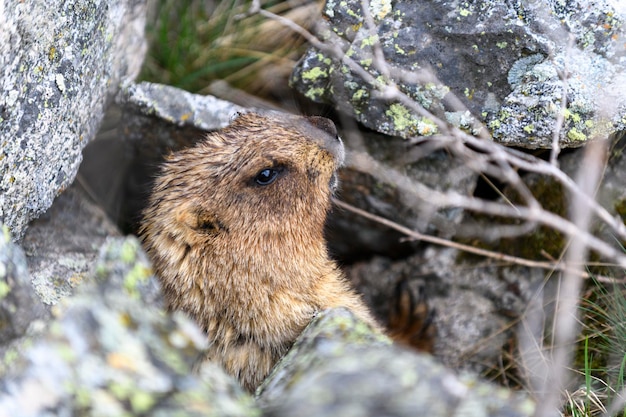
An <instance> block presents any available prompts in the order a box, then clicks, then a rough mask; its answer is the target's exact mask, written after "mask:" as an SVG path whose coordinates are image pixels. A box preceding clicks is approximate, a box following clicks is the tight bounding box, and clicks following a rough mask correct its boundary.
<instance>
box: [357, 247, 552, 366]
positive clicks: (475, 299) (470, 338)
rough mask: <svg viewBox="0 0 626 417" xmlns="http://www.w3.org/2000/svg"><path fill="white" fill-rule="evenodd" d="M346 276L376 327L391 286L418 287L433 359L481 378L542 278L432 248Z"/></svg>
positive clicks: (499, 354) (512, 334) (390, 295)
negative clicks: (428, 315) (432, 331)
mask: <svg viewBox="0 0 626 417" xmlns="http://www.w3.org/2000/svg"><path fill="white" fill-rule="evenodd" d="M460 271H461V272H460ZM346 273H347V275H348V277H349V278H350V280H351V281H352V282H353V283H354V284H355V286H356V287H357V288H358V289H359V291H360V292H361V293H362V294H363V296H364V300H365V301H366V302H367V303H368V305H370V306H372V308H373V311H374V313H375V315H376V316H377V317H378V319H379V320H380V321H381V322H382V323H386V322H387V320H388V318H389V309H390V308H391V306H390V300H392V299H393V291H394V288H395V286H396V283H397V282H399V281H400V280H403V279H404V280H407V281H408V282H409V283H415V284H419V285H420V286H421V287H422V291H423V292H424V294H425V296H426V297H425V298H426V300H427V302H428V303H429V306H430V307H431V308H433V309H434V316H433V323H434V326H435V328H436V332H437V333H436V337H435V347H434V350H433V353H434V355H435V356H436V357H437V359H438V360H439V361H440V362H442V363H443V364H444V365H446V366H449V367H450V368H452V369H462V370H470V371H474V372H481V373H482V372H485V371H489V370H493V369H496V368H497V366H498V364H499V363H500V361H501V360H502V352H503V349H504V346H505V344H506V343H507V342H508V341H509V340H511V338H512V337H515V335H516V333H515V327H514V326H511V325H510V321H511V318H512V317H520V316H522V315H523V312H524V311H525V309H526V306H527V305H528V302H529V300H530V299H531V298H532V297H533V296H534V295H535V292H536V290H537V287H538V286H539V285H540V284H541V283H543V278H544V274H543V273H542V271H541V270H537V269H529V268H518V267H515V266H498V265H490V264H489V263H485V262H484V261H483V260H482V259H481V260H477V259H475V258H471V257H467V256H465V257H464V256H463V254H461V253H459V252H458V251H457V250H454V249H447V248H436V247H429V248H427V249H426V250H424V251H423V252H421V253H419V254H416V255H413V256H411V257H409V258H407V259H403V260H398V261H391V260H389V259H387V258H380V257H377V258H374V259H372V260H370V261H365V262H362V263H358V264H355V265H353V266H351V267H350V268H348V269H347V270H346Z"/></svg>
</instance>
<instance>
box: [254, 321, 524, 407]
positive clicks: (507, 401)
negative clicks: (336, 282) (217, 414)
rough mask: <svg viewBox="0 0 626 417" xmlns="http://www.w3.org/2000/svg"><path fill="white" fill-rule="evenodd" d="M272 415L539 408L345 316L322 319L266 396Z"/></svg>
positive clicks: (274, 377)
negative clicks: (458, 373) (406, 347)
mask: <svg viewBox="0 0 626 417" xmlns="http://www.w3.org/2000/svg"><path fill="white" fill-rule="evenodd" d="M258 400H259V403H260V405H261V407H262V408H263V410H264V415H266V416H291V415H294V410H298V415H300V416H306V417H313V416H315V417H322V416H329V415H355V416H356V415H358V416H382V415H393V416H407V417H409V416H411V417H412V416H415V415H428V416H442V417H443V416H510V417H513V416H520V417H521V416H530V415H532V413H533V410H534V405H533V403H532V402H531V401H530V400H528V399H527V398H524V397H523V396H521V395H518V394H513V393H511V392H509V391H507V390H504V389H502V388H498V387H496V386H494V385H489V384H486V383H484V382H481V381H479V380H478V379H477V378H476V377H474V376H469V375H465V376H463V377H458V376H456V375H454V374H453V373H452V372H450V371H449V370H448V369H446V368H444V367H443V366H441V365H439V364H437V363H436V362H435V361H434V360H433V359H432V357H429V356H427V355H419V354H416V353H414V352H412V351H408V350H405V349H403V348H401V347H398V346H397V345H391V344H389V341H388V340H386V338H385V337H383V336H382V335H377V334H376V333H373V332H372V330H371V329H369V328H368V327H367V326H366V325H365V324H364V323H362V322H359V321H358V320H357V319H356V318H355V317H354V316H353V315H352V314H351V313H350V312H348V311H347V310H343V309H336V310H329V311H325V312H323V313H321V314H320V315H319V316H318V317H317V318H316V319H315V320H314V321H313V322H312V323H311V324H310V325H309V327H307V329H305V331H304V332H303V334H302V335H301V336H300V338H299V339H298V340H297V341H296V344H295V345H294V347H293V348H292V349H291V351H290V352H289V353H288V354H287V356H286V357H285V358H283V360H282V361H281V362H280V363H279V365H278V366H277V367H276V369H275V370H274V372H273V373H272V375H270V376H269V377H268V379H267V380H266V382H265V383H264V384H263V386H262V387H261V389H260V394H259V399H258Z"/></svg>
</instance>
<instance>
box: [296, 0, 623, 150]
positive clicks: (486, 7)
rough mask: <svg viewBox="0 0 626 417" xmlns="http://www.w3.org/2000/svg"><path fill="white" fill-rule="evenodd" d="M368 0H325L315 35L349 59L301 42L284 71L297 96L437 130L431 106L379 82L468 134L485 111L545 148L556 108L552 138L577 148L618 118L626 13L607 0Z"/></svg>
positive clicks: (523, 140)
mask: <svg viewBox="0 0 626 417" xmlns="http://www.w3.org/2000/svg"><path fill="white" fill-rule="evenodd" d="M369 5H370V7H369V10H367V11H364V10H363V7H362V3H361V1H359V0H347V1H334V0H329V1H327V2H326V6H325V8H324V11H323V14H324V18H325V19H324V20H325V21H327V22H328V23H327V24H325V25H323V26H322V27H321V28H320V29H319V31H318V32H319V36H320V37H321V40H322V41H324V42H327V43H328V45H329V47H331V46H332V47H339V48H340V49H341V51H342V52H343V53H345V57H346V58H344V59H342V57H339V56H336V55H334V54H333V53H330V52H329V50H328V49H327V50H318V49H316V48H310V49H309V50H308V52H307V53H306V54H305V56H304V57H303V58H302V59H301V61H300V62H299V64H298V65H297V67H296V69H295V71H294V73H293V75H292V83H293V85H294V86H295V87H296V88H297V89H298V90H299V91H300V92H302V93H303V94H304V95H305V96H307V97H309V98H310V99H312V100H315V101H319V102H325V103H330V104H333V105H334V106H335V107H336V108H339V109H341V110H343V111H345V112H347V113H348V114H351V115H353V116H354V117H355V118H356V119H357V120H358V121H360V122H361V123H363V124H364V125H365V126H367V127H368V128H371V129H374V130H377V131H379V132H382V133H386V134H388V135H397V136H402V137H405V138H406V137H411V136H420V135H421V136H427V135H432V134H434V133H437V132H438V126H437V125H436V124H435V123H434V122H433V119H432V118H431V117H425V116H423V115H419V114H418V113H416V112H415V111H414V109H412V108H411V107H410V106H407V103H406V102H402V101H400V100H398V99H397V97H396V98H393V97H389V96H388V95H387V93H385V94H380V91H377V89H378V88H379V87H381V86H382V85H386V84H395V85H396V86H397V87H398V89H399V90H400V91H401V92H402V93H403V94H405V95H406V96H407V97H408V99H409V100H412V101H413V102H414V103H416V104H417V105H419V106H422V107H423V108H425V109H427V110H428V111H429V112H431V113H432V114H433V115H434V116H436V117H438V118H439V119H441V120H443V121H447V122H450V123H451V124H453V125H456V126H459V127H461V128H464V129H466V130H467V131H469V132H471V133H475V134H479V133H480V134H482V133H485V132H484V130H483V131H482V132H481V128H480V127H479V124H478V123H477V122H482V123H484V124H486V126H487V127H488V129H489V133H491V135H492V136H493V137H494V139H495V140H496V141H499V142H501V143H503V144H506V145H510V146H518V147H524V148H550V147H551V146H552V141H553V132H554V131H555V127H556V126H557V123H556V122H557V119H558V115H559V114H562V115H563V118H564V120H563V127H562V128H561V129H560V130H559V144H560V146H561V147H579V146H582V145H583V144H584V143H585V142H586V140H587V139H590V138H594V137H595V136H602V135H604V136H606V134H607V133H610V132H614V131H617V130H621V129H624V127H625V126H626V99H625V98H624V97H625V96H624V94H623V92H624V91H625V90H626V65H625V64H624V62H625V61H624V56H625V55H626V49H625V48H624V39H625V36H626V29H625V27H624V23H623V22H624V20H625V17H626V16H624V13H625V12H624V10H623V9H621V10H616V9H615V8H614V7H612V5H611V3H609V2H608V1H605V0H602V1H597V2H593V4H592V5H587V4H586V3H585V2H582V1H580V0H566V1H560V2H534V3H532V4H529V5H524V6H522V4H521V3H519V2H502V1H494V0H481V1H476V2H462V3H459V2H449V1H441V0H429V1H420V2H415V1H412V0H394V1H391V0H374V1H371V2H369ZM368 15H369V16H370V17H371V21H372V22H373V27H370V24H369V23H368V19H367V16H368ZM570 36H571V39H572V41H571V42H570V40H569V39H570ZM377 45H378V46H380V48H381V50H382V55H383V57H384V60H381V59H379V57H378V56H377V54H376V48H375V47H376V46H377ZM346 59H351V60H352V63H353V64H352V66H351V65H348V63H347V62H346ZM383 61H384V62H383ZM356 67H358V68H356ZM364 73H367V74H368V75H367V77H364ZM366 78H369V80H367V79H366ZM564 88H566V90H567V106H566V108H565V110H564V111H561V106H562V104H561V103H562V98H563V96H564V94H563V89H564Z"/></svg>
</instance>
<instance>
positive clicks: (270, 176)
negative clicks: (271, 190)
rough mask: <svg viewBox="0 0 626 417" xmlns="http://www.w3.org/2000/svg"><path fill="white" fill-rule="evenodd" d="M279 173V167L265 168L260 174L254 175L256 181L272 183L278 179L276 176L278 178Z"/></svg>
mask: <svg viewBox="0 0 626 417" xmlns="http://www.w3.org/2000/svg"><path fill="white" fill-rule="evenodd" d="M279 173H280V170H278V169H275V168H265V169H263V170H261V171H259V173H258V174H256V177H254V182H256V183H257V184H259V185H270V184H271V183H273V182H274V181H276V178H278V174H279Z"/></svg>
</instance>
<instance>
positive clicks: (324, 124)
mask: <svg viewBox="0 0 626 417" xmlns="http://www.w3.org/2000/svg"><path fill="white" fill-rule="evenodd" d="M307 119H308V121H309V122H310V123H311V124H312V125H313V126H315V127H316V128H318V129H320V130H323V131H324V132H326V133H328V134H329V135H331V136H332V137H334V138H338V135H337V127H336V126H335V124H334V123H333V121H332V120H330V119H327V118H325V117H320V116H307Z"/></svg>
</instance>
